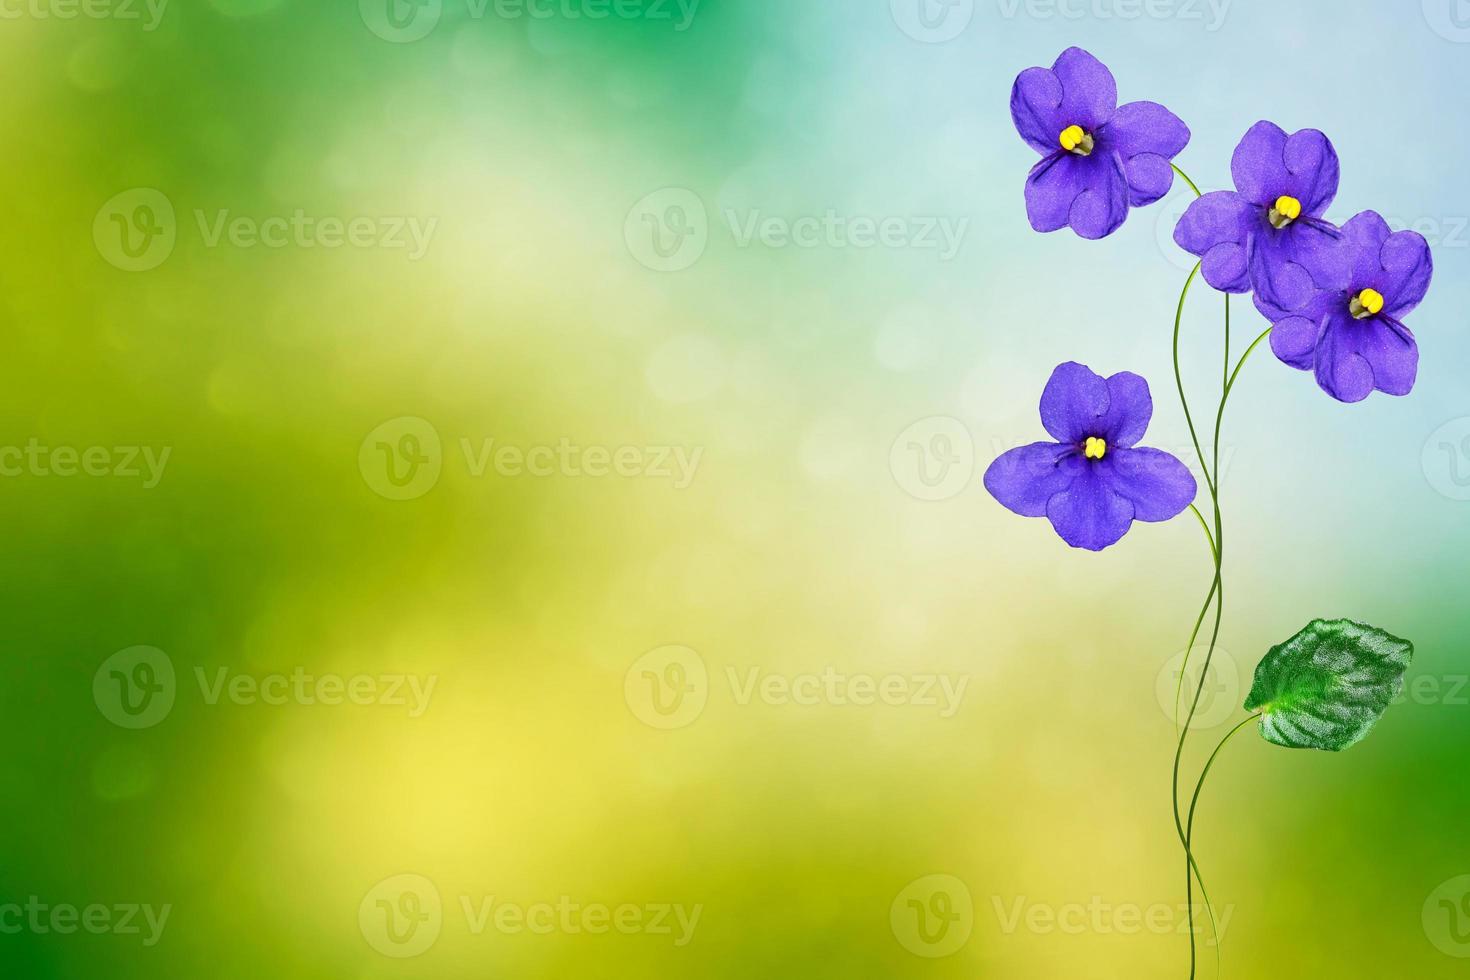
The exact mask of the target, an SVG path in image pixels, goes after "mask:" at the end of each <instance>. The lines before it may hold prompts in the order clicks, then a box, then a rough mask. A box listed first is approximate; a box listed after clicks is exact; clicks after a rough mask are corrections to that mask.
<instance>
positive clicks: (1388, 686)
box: [1245, 619, 1414, 752]
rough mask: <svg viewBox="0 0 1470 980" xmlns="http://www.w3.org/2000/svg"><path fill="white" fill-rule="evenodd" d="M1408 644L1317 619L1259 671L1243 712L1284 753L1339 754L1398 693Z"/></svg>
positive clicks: (1376, 631) (1409, 652)
mask: <svg viewBox="0 0 1470 980" xmlns="http://www.w3.org/2000/svg"><path fill="white" fill-rule="evenodd" d="M1413 656H1414V645H1413V644H1412V643H1410V642H1408V641H1407V640H1401V639H1399V638H1398V637H1396V636H1393V635H1391V634H1389V633H1385V632H1384V631H1383V630H1380V629H1375V628H1373V627H1372V626H1364V625H1363V624H1362V623H1355V622H1352V621H1351V620H1347V619H1332V620H1327V619H1318V620H1314V621H1312V622H1311V623H1310V624H1308V626H1307V628H1306V629H1304V630H1302V631H1301V632H1300V633H1298V634H1297V635H1296V636H1293V637H1292V638H1291V639H1289V640H1287V641H1286V642H1285V643H1282V644H1279V645H1277V646H1274V647H1272V648H1271V651H1270V652H1269V653H1267V654H1266V656H1265V659H1263V660H1262V661H1261V663H1260V665H1259V666H1257V667H1256V680H1255V684H1254V685H1253V686H1252V687H1251V693H1250V697H1248V698H1246V702H1245V708H1246V710H1247V711H1259V712H1261V736H1262V737H1263V738H1265V739H1266V741H1268V742H1274V743H1275V744H1277V745H1283V746H1285V747H1286V748H1289V749H1322V750H1324V751H1327V752H1341V751H1342V750H1343V749H1345V748H1347V747H1348V746H1350V745H1353V744H1355V743H1357V742H1359V741H1361V740H1362V739H1363V737H1364V736H1366V735H1367V734H1368V732H1369V731H1370V730H1372V728H1373V726H1374V725H1376V724H1377V723H1378V719H1379V718H1382V717H1383V713H1384V712H1385V711H1387V710H1388V706H1389V705H1390V704H1391V703H1392V702H1393V699H1394V698H1396V697H1398V694H1399V692H1400V691H1401V690H1403V686H1404V671H1405V670H1407V669H1408V666H1409V661H1410V660H1411V659H1412V658H1413Z"/></svg>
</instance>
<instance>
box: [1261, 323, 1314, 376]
mask: <svg viewBox="0 0 1470 980" xmlns="http://www.w3.org/2000/svg"><path fill="white" fill-rule="evenodd" d="M1321 337H1322V321H1319V320H1313V319H1311V318H1310V317H1306V316H1288V317H1283V318H1281V319H1280V320H1277V321H1276V323H1275V324H1274V325H1273V326H1272V327H1271V350H1272V352H1273V353H1274V354H1275V355H1276V356H1277V357H1278V358H1279V359H1280V360H1281V361H1282V363H1284V364H1289V365H1291V366H1292V367H1294V368H1296V369H1297V370H1298V371H1310V370H1312V365H1313V364H1314V363H1316V360H1317V342H1318V341H1319V340H1320V339H1321Z"/></svg>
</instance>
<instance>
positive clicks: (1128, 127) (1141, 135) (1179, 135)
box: [1098, 102, 1189, 208]
mask: <svg viewBox="0 0 1470 980" xmlns="http://www.w3.org/2000/svg"><path fill="white" fill-rule="evenodd" d="M1098 142H1099V145H1100V146H1102V147H1103V148H1104V149H1108V150H1116V151H1117V153H1118V155H1119V156H1121V157H1122V158H1123V172H1124V173H1125V174H1126V175H1127V178H1128V189H1129V192H1130V200H1129V203H1130V204H1132V205H1133V207H1136V208H1140V207H1143V206H1144V205H1147V204H1152V203H1154V202H1155V201H1157V200H1158V199H1159V198H1161V197H1163V196H1164V195H1165V194H1167V193H1169V188H1170V187H1172V186H1174V168H1173V167H1172V166H1171V165H1170V163H1169V161H1170V160H1172V159H1173V158H1174V157H1175V156H1176V155H1178V153H1179V151H1180V150H1182V149H1184V147H1185V145H1186V144H1188V143H1189V127H1188V126H1186V125H1184V123H1183V122H1181V121H1180V119H1179V117H1178V116H1176V115H1174V113H1172V112H1170V111H1169V110H1168V109H1165V108H1164V107H1163V106H1161V105H1159V104H1158V103H1157V102H1130V103H1128V104H1127V105H1124V106H1119V107H1118V111H1117V112H1116V113H1114V114H1113V118H1112V121H1110V122H1109V123H1108V124H1107V125H1106V126H1104V127H1103V129H1102V130H1101V132H1100V133H1099V137H1098Z"/></svg>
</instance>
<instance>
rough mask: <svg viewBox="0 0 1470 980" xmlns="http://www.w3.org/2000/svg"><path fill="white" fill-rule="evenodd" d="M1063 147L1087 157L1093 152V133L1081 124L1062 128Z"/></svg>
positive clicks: (1069, 151)
mask: <svg viewBox="0 0 1470 980" xmlns="http://www.w3.org/2000/svg"><path fill="white" fill-rule="evenodd" d="M1061 143H1062V149H1064V150H1066V151H1067V152H1068V153H1075V154H1077V155H1078V156H1081V157H1085V156H1087V155H1088V154H1089V153H1091V152H1092V145H1093V144H1092V134H1091V133H1089V132H1088V131H1087V130H1085V129H1083V128H1082V127H1081V126H1068V127H1067V128H1066V129H1064V130H1062V135H1061Z"/></svg>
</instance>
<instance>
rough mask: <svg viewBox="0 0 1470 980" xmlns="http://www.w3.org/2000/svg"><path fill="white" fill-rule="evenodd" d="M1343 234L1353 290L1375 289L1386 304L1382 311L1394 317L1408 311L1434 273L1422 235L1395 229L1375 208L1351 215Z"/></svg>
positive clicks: (1424, 290)
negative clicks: (1351, 255)
mask: <svg viewBox="0 0 1470 980" xmlns="http://www.w3.org/2000/svg"><path fill="white" fill-rule="evenodd" d="M1342 233H1343V239H1344V241H1345V242H1346V243H1347V244H1348V246H1349V248H1350V249H1351V251H1352V253H1353V269H1352V278H1351V282H1350V288H1351V289H1352V290H1353V292H1354V293H1357V292H1361V291H1362V290H1363V289H1367V288H1370V287H1371V288H1373V289H1376V290H1378V292H1379V293H1380V294H1382V296H1383V298H1384V300H1385V303H1386V305H1385V307H1384V312H1385V313H1387V314H1388V315H1389V316H1391V317H1394V318H1395V319H1397V318H1400V317H1403V316H1404V315H1406V314H1408V313H1411V312H1412V311H1413V310H1414V308H1415V307H1417V306H1418V305H1419V303H1420V302H1421V301H1422V300H1423V299H1424V294H1425V293H1426V292H1428V291H1429V281H1430V280H1431V279H1432V278H1433V276H1434V256H1433V255H1432V253H1431V252H1430V250H1429V243H1428V242H1427V241H1425V240H1424V236H1423V235H1421V234H1419V233H1418V232H1416V231H1398V232H1396V231H1394V230H1393V229H1392V228H1390V227H1389V225H1388V222H1387V221H1384V220H1383V217H1382V216H1381V215H1379V214H1378V213H1377V212H1376V211H1363V212H1360V213H1358V214H1355V215H1353V217H1351V218H1349V219H1348V221H1347V223H1346V224H1344V225H1343V226H1342Z"/></svg>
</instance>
